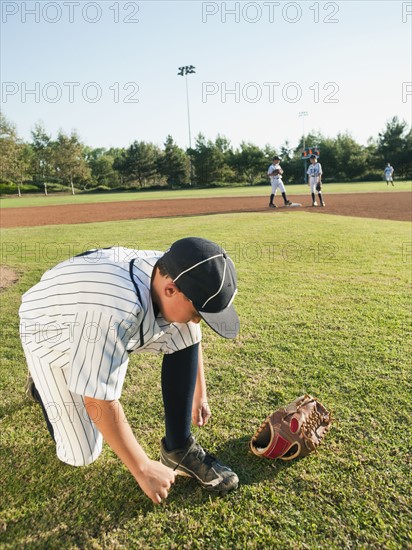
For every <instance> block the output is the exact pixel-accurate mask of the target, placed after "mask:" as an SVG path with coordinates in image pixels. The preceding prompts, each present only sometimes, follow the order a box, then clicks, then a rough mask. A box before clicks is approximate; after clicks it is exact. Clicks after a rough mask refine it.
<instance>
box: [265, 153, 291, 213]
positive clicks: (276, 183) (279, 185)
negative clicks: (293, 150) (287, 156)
mask: <svg viewBox="0 0 412 550" xmlns="http://www.w3.org/2000/svg"><path fill="white" fill-rule="evenodd" d="M282 174H283V170H282V168H281V166H280V158H279V157H273V158H272V164H271V165H270V166H269V169H268V176H269V178H270V184H271V186H272V194H271V195H270V199H269V208H276V205H275V203H274V202H273V200H274V198H275V195H276V192H277V190H278V189H280V192H281V193H282V197H283V201H284V203H285V206H291V205H292V202H291V201H290V200H288V198H287V196H286V189H285V186H284V184H283V181H282Z"/></svg>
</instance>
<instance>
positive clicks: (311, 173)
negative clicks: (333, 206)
mask: <svg viewBox="0 0 412 550" xmlns="http://www.w3.org/2000/svg"><path fill="white" fill-rule="evenodd" d="M307 175H308V185H309V186H310V193H311V195H312V206H318V203H317V202H316V195H315V193H317V194H318V197H319V202H320V205H321V206H325V201H324V200H323V197H322V166H321V164H320V163H319V162H318V158H317V156H316V155H310V165H309V168H308V170H307Z"/></svg>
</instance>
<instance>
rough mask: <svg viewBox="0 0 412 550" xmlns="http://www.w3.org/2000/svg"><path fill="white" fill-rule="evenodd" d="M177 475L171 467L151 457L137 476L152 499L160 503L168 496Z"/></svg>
mask: <svg viewBox="0 0 412 550" xmlns="http://www.w3.org/2000/svg"><path fill="white" fill-rule="evenodd" d="M175 475H176V474H175V473H174V471H173V470H172V469H171V468H168V467H167V466H164V465H163V464H161V463H160V462H156V461H155V460H150V459H149V460H148V462H147V463H146V464H145V466H143V467H142V469H141V473H140V474H139V475H136V476H135V478H136V481H137V483H138V484H139V485H140V487H141V488H142V491H144V492H145V493H146V495H147V496H148V497H149V498H150V500H152V501H153V502H154V503H155V504H160V503H161V502H162V500H165V499H166V498H167V497H168V495H169V490H170V487H171V486H172V484H173V483H174V481H175Z"/></svg>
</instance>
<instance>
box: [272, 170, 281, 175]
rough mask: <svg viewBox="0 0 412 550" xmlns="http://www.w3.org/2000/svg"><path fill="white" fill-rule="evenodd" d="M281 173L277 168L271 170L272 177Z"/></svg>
mask: <svg viewBox="0 0 412 550" xmlns="http://www.w3.org/2000/svg"><path fill="white" fill-rule="evenodd" d="M280 174H281V172H280V170H279V169H278V168H276V170H273V175H274V176H280Z"/></svg>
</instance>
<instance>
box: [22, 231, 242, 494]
mask: <svg viewBox="0 0 412 550" xmlns="http://www.w3.org/2000/svg"><path fill="white" fill-rule="evenodd" d="M236 292H237V277H236V269H235V266H234V264H233V262H232V260H231V259H230V258H229V256H228V255H227V254H226V252H225V251H224V250H223V249H222V248H221V247H220V246H218V245H217V244H215V243H213V242H211V241H209V240H207V239H203V238H197V237H189V238H184V239H180V240H179V241H176V242H175V243H173V244H172V246H171V247H170V248H169V249H168V250H167V251H166V252H165V253H162V252H158V251H150V250H146V251H139V250H132V249H127V248H121V247H112V248H108V249H97V250H91V251H88V252H85V253H83V254H80V255H78V256H75V257H73V258H70V259H68V260H67V261H64V262H62V263H60V264H59V265H57V266H55V267H54V268H52V269H50V270H49V271H47V272H46V273H45V274H44V275H43V276H42V278H41V280H40V282H39V283H38V284H36V285H35V286H34V287H32V288H31V289H29V290H28V291H27V292H26V293H25V294H24V296H23V298H22V304H21V307H20V310H19V314H20V335H21V341H22V346H23V350H24V353H25V356H26V360H27V364H28V367H29V373H30V376H29V380H28V386H27V391H28V394H29V396H31V397H32V398H33V399H34V400H35V401H37V402H38V403H39V404H40V405H41V407H42V410H43V414H44V416H45V419H46V423H47V427H48V429H49V432H50V434H51V436H52V437H53V439H54V441H55V443H56V452H57V456H58V458H59V459H60V460H61V461H63V462H65V463H67V464H70V465H72V466H84V465H87V464H90V463H92V462H93V461H95V460H96V459H97V458H98V456H99V455H100V453H101V451H102V445H103V439H105V440H106V442H107V443H108V444H109V445H110V447H111V448H112V449H113V451H114V452H115V453H116V454H117V456H118V457H119V458H120V459H121V460H122V462H123V463H124V464H125V465H126V467H127V468H128V469H129V471H130V473H131V474H132V475H133V476H134V478H135V480H136V481H137V483H138V484H139V485H140V487H141V489H142V490H143V491H144V492H145V493H146V495H147V496H148V497H149V498H150V499H151V500H152V501H153V502H154V503H157V504H158V503H160V502H162V501H163V500H164V499H166V498H167V496H168V493H169V490H170V488H171V485H172V484H173V482H174V479H175V474H182V475H187V476H192V477H193V478H194V479H196V481H198V482H199V483H200V485H201V486H202V487H204V488H205V489H207V490H209V491H212V492H215V493H219V494H225V493H227V492H228V491H230V490H232V489H236V488H237V486H238V483H239V480H238V477H237V475H236V474H235V473H234V472H233V471H232V470H230V469H229V468H228V467H227V466H224V465H223V464H221V463H220V462H219V461H218V460H217V459H216V458H215V457H213V456H212V455H210V454H209V453H207V452H206V451H205V450H204V449H203V448H202V447H201V446H200V445H199V444H198V443H197V442H196V440H195V438H194V436H193V435H192V433H191V423H192V421H193V423H194V424H196V425H198V426H204V425H205V424H206V423H207V421H208V419H209V417H210V415H211V413H210V409H209V406H208V403H207V391H206V383H205V377H204V372H203V357H202V349H201V330H200V326H199V323H200V320H201V319H203V320H204V321H205V322H206V323H207V324H208V325H209V326H210V327H211V328H212V329H213V330H214V331H216V332H217V333H218V334H220V335H221V336H224V337H226V338H234V337H235V336H236V335H237V333H238V331H239V318H238V316H237V314H236V311H235V309H234V307H233V304H232V302H233V299H234V297H235V295H236ZM142 352H151V353H162V354H163V363H162V379H161V385H162V395H163V403H164V410H165V428H166V429H165V437H164V438H163V439H162V441H161V444H160V462H157V461H154V460H150V459H149V457H148V456H147V455H146V453H145V451H144V450H143V448H142V447H141V446H140V445H139V443H138V442H137V440H136V438H135V436H134V434H133V432H132V430H131V427H130V425H129V424H128V422H127V418H126V415H125V413H124V411H123V409H122V406H121V404H120V401H119V399H120V396H121V393H122V386H123V382H124V379H125V376H126V372H127V365H128V362H129V354H130V353H142Z"/></svg>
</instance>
